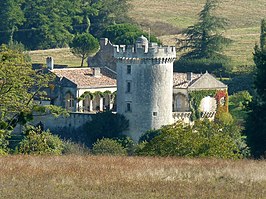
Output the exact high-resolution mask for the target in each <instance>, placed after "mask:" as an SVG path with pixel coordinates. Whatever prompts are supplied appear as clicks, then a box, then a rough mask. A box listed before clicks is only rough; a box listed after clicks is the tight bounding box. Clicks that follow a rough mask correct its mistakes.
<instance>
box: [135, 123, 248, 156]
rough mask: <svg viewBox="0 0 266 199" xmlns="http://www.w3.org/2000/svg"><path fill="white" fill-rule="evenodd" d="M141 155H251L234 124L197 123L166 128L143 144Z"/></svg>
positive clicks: (178, 124) (179, 124) (177, 124)
mask: <svg viewBox="0 0 266 199" xmlns="http://www.w3.org/2000/svg"><path fill="white" fill-rule="evenodd" d="M138 153H139V154H140V155H151V156H186V157H217V158H240V157H242V156H243V155H246V154H248V150H247V146H246V145H245V141H244V140H243V138H242V136H241V134H240V131H239V129H237V128H236V126H233V125H224V124H221V123H215V122H210V121H208V120H206V121H196V122H195V124H194V125H192V126H191V125H187V124H183V123H176V124H173V125H168V126H164V127H162V128H161V129H160V131H159V134H158V135H157V136H155V137H154V138H153V139H152V140H151V141H149V142H146V143H144V147H143V148H142V149H140V150H139V151H138Z"/></svg>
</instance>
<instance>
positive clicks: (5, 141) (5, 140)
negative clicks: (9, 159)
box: [0, 124, 11, 155]
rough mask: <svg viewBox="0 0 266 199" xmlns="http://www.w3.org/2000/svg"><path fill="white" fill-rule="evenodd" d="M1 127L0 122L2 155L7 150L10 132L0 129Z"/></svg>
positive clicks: (0, 149) (0, 148)
mask: <svg viewBox="0 0 266 199" xmlns="http://www.w3.org/2000/svg"><path fill="white" fill-rule="evenodd" d="M2 128H3V127H1V124H0V155H4V154H6V153H7V152H8V144H9V142H8V138H9V137H10V134H11V132H10V131H9V130H2Z"/></svg>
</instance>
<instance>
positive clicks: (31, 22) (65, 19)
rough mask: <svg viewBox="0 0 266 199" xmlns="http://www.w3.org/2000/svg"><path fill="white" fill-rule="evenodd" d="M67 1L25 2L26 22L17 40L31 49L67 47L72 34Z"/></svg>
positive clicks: (33, 0)
mask: <svg viewBox="0 0 266 199" xmlns="http://www.w3.org/2000/svg"><path fill="white" fill-rule="evenodd" d="M68 6H69V4H68V1H67V0H62V1H59V0H50V1H35V0H25V1H24V2H23V4H22V6H21V8H22V11H23V13H24V16H25V22H24V23H23V24H22V25H21V26H20V27H19V28H20V29H22V30H24V31H19V32H17V33H16V35H15V37H16V40H18V41H21V42H22V43H23V44H24V45H25V46H26V47H27V48H30V49H45V48H58V47H64V46H66V45H67V44H68V43H69V41H70V39H71V33H70V32H69V30H70V29H71V15H70V14H69V9H71V7H68Z"/></svg>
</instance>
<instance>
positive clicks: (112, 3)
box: [90, 0, 129, 38]
mask: <svg viewBox="0 0 266 199" xmlns="http://www.w3.org/2000/svg"><path fill="white" fill-rule="evenodd" d="M128 2H129V1H128V0H98V1H91V3H92V4H97V5H96V6H95V7H97V9H98V10H97V11H98V13H97V15H93V16H91V17H90V20H91V32H92V34H94V35H96V36H97V37H98V38H99V37H101V36H102V33H103V30H104V29H105V28H106V27H107V26H109V25H113V24H119V23H123V22H126V21H129V19H128V17H127V13H128V9H129V4H128Z"/></svg>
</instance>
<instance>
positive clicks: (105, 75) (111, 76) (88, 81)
mask: <svg viewBox="0 0 266 199" xmlns="http://www.w3.org/2000/svg"><path fill="white" fill-rule="evenodd" d="M51 72H53V73H54V74H55V75H56V76H58V77H60V78H62V77H64V78H66V79H68V80H70V81H71V82H73V83H74V84H76V85H77V87H88V88H90V87H93V88H95V87H106V86H116V74H115V73H114V72H112V71H111V70H109V69H107V68H101V76H93V71H92V68H64V69H53V70H51Z"/></svg>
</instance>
